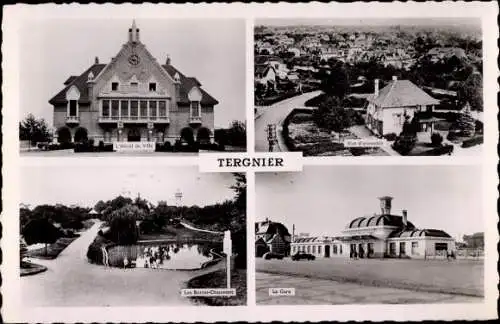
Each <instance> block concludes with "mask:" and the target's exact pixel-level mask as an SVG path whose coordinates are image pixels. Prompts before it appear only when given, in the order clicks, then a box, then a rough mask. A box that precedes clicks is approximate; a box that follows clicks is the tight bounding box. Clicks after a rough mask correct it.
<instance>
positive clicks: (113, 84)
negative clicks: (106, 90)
mask: <svg viewBox="0 0 500 324" xmlns="http://www.w3.org/2000/svg"><path fill="white" fill-rule="evenodd" d="M111 91H118V82H111Z"/></svg>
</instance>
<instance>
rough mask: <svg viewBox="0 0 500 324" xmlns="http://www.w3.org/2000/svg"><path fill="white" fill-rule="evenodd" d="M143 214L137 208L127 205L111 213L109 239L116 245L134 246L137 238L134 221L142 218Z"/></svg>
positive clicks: (137, 232)
mask: <svg viewBox="0 0 500 324" xmlns="http://www.w3.org/2000/svg"><path fill="white" fill-rule="evenodd" d="M143 215H144V212H143V211H142V210H141V209H139V208H138V207H137V206H133V205H127V206H125V207H122V208H120V209H118V210H115V211H113V212H112V213H111V215H110V218H111V221H110V225H109V235H110V236H109V238H110V239H111V240H112V241H113V242H115V243H118V244H126V245H127V244H134V243H136V242H137V239H138V238H139V229H138V228H137V224H136V220H137V219H138V218H140V217H143Z"/></svg>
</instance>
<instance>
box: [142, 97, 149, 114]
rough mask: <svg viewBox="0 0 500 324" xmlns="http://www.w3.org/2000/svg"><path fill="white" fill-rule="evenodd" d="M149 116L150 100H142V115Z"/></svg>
mask: <svg viewBox="0 0 500 324" xmlns="http://www.w3.org/2000/svg"><path fill="white" fill-rule="evenodd" d="M147 116H148V102H147V101H146V100H141V117H142V118H145V117H147Z"/></svg>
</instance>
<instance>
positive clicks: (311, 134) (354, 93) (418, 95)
mask: <svg viewBox="0 0 500 324" xmlns="http://www.w3.org/2000/svg"><path fill="white" fill-rule="evenodd" d="M254 38H255V42H254V61H255V62H254V63H255V69H254V73H255V79H254V104H255V109H254V112H255V138H256V139H255V146H256V150H257V151H302V152H303V154H304V156H358V155H375V156H379V155H382V156H384V155H394V156H399V155H407V156H419V155H425V156H430V155H432V156H436V155H467V156H471V155H478V154H480V152H481V146H482V145H481V144H482V143H483V97H482V96H483V93H482V89H483V86H482V82H483V81H482V79H483V76H482V42H481V29H480V24H479V21H477V23H471V22H470V21H469V20H468V21H464V23H463V24H461V25H458V24H451V23H447V22H446V21H443V22H440V21H436V20H429V21H428V23H422V22H421V21H419V22H418V24H417V22H415V23H412V22H411V20H410V21H406V22H403V21H401V20H398V21H393V22H392V21H391V20H385V22H384V24H382V23H381V22H380V21H378V22H375V23H372V22H370V21H367V22H366V24H364V23H362V24H360V23H359V21H357V22H354V23H353V24H352V25H349V24H345V23H344V24H339V25H335V24H331V23H329V24H327V23H325V24H321V22H314V23H311V24H310V25H305V24H300V25H298V24H295V23H294V21H292V20H290V22H289V23H288V21H286V22H283V21H281V22H280V23H279V24H272V23H269V24H263V23H261V24H259V23H256V27H255V35H254Z"/></svg>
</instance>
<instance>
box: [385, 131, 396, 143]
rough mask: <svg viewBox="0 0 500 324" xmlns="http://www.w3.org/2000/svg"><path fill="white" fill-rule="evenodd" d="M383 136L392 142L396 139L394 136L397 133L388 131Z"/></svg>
mask: <svg viewBox="0 0 500 324" xmlns="http://www.w3.org/2000/svg"><path fill="white" fill-rule="evenodd" d="M384 138H385V139H386V140H388V141H391V142H394V141H395V140H396V138H398V135H396V133H389V134H385V135H384Z"/></svg>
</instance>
